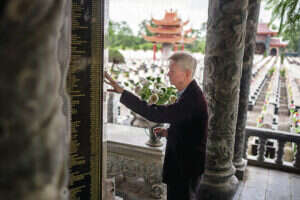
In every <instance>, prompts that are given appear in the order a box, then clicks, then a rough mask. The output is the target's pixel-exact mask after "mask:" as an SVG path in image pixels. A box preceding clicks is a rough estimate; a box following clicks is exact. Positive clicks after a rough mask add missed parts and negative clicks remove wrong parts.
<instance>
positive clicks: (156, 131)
mask: <svg viewBox="0 0 300 200" xmlns="http://www.w3.org/2000/svg"><path fill="white" fill-rule="evenodd" d="M153 132H154V134H155V136H156V137H167V136H168V131H167V129H164V128H155V129H154V130H153Z"/></svg>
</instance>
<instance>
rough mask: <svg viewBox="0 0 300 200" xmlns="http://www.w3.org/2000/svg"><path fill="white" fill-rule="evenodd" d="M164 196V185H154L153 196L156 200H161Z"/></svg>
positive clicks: (152, 188)
mask: <svg viewBox="0 0 300 200" xmlns="http://www.w3.org/2000/svg"><path fill="white" fill-rule="evenodd" d="M163 195H164V188H163V186H162V184H154V185H152V187H151V196H152V197H154V198H156V199H161V198H162V197H163Z"/></svg>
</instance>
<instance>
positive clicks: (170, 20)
mask: <svg viewBox="0 0 300 200" xmlns="http://www.w3.org/2000/svg"><path fill="white" fill-rule="evenodd" d="M152 22H153V24H154V25H155V27H152V26H150V25H147V29H148V30H149V31H150V32H151V33H152V34H154V35H153V36H146V35H144V36H143V37H144V39H145V40H147V41H149V42H152V43H153V60H155V59H156V56H155V53H156V48H157V47H156V44H158V43H160V44H162V57H163V59H166V58H168V56H169V54H170V52H171V50H172V48H173V49H174V51H177V48H178V46H181V50H183V49H184V44H189V43H192V42H194V41H195V40H196V37H192V38H189V37H187V34H188V33H190V32H192V29H188V30H184V28H183V27H184V26H185V25H187V24H188V23H189V21H188V20H187V21H185V22H183V21H182V20H181V19H180V18H179V17H178V15H177V12H176V11H175V12H173V11H172V10H171V11H170V12H168V11H166V12H165V16H164V18H163V19H160V20H157V19H152Z"/></svg>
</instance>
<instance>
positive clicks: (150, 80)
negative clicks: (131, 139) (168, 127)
mask: <svg viewBox="0 0 300 200" xmlns="http://www.w3.org/2000/svg"><path fill="white" fill-rule="evenodd" d="M124 85H125V86H126V88H127V89H130V90H132V91H134V93H135V94H136V95H137V96H138V97H140V99H142V100H144V101H146V102H147V103H148V104H150V105H151V104H156V105H168V104H173V103H175V102H176V99H177V98H176V91H177V90H176V88H175V87H172V86H168V85H167V84H165V83H163V82H162V77H152V76H147V77H146V78H140V79H139V80H138V81H134V80H132V79H130V80H128V81H125V82H124ZM132 115H133V117H134V119H133V120H132V122H131V125H133V126H139V127H144V128H145V127H147V128H149V137H150V139H149V141H148V142H147V144H148V145H149V146H161V145H162V143H161V142H160V141H159V138H157V137H155V134H154V133H153V129H154V128H156V127H160V126H162V125H161V124H158V123H155V122H151V121H149V120H147V119H145V118H143V117H142V116H140V115H138V114H136V113H134V112H132Z"/></svg>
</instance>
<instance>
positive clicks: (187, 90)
mask: <svg viewBox="0 0 300 200" xmlns="http://www.w3.org/2000/svg"><path fill="white" fill-rule="evenodd" d="M195 87H197V82H196V81H195V79H193V80H192V81H191V82H190V84H189V85H188V86H187V87H186V88H184V89H183V90H181V91H182V93H181V94H179V95H180V97H182V96H184V94H186V93H189V91H190V90H193V88H195Z"/></svg>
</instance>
